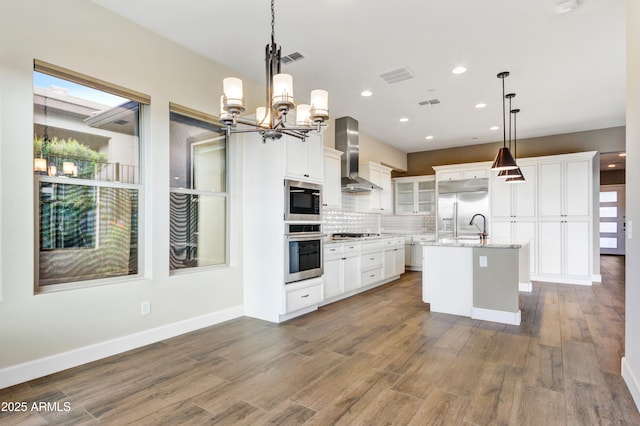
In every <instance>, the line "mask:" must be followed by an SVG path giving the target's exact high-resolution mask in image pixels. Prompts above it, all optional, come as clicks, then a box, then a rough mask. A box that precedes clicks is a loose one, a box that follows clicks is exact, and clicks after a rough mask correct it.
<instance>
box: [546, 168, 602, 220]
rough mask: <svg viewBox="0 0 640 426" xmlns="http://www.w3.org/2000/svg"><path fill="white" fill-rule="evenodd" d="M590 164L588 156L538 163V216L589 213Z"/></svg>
mask: <svg viewBox="0 0 640 426" xmlns="http://www.w3.org/2000/svg"><path fill="white" fill-rule="evenodd" d="M592 164H593V162H592V159H590V158H576V159H563V160H557V161H551V162H541V163H540V165H539V172H540V177H539V182H540V191H538V204H539V208H540V217H567V216H574V217H589V216H591V214H592V211H591V210H592V208H591V207H592V203H593V201H592V194H591V192H592V188H593V175H592V167H593V166H592Z"/></svg>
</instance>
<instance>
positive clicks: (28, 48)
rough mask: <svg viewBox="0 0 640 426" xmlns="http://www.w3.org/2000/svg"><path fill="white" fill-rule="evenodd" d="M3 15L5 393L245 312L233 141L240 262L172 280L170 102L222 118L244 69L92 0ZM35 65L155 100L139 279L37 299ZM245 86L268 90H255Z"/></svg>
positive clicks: (38, 2)
mask: <svg viewBox="0 0 640 426" xmlns="http://www.w3.org/2000/svg"><path fill="white" fill-rule="evenodd" d="M0 16H2V25H0V93H2V96H1V97H0V111H2V116H1V117H0V120H1V121H0V143H1V145H0V153H1V154H0V155H1V157H0V160H1V162H0V183H1V187H0V207H1V210H0V218H1V222H0V236H1V238H0V245H1V247H0V251H1V252H2V257H1V258H0V324H1V326H0V388H1V387H3V386H2V385H3V383H5V384H6V383H11V381H12V380H14V379H16V378H18V379H19V378H23V379H24V378H27V377H26V376H21V375H20V374H22V373H23V372H25V371H27V370H29V372H30V374H46V373H47V372H50V370H47V368H49V367H51V368H53V369H55V368H60V369H62V368H65V367H68V366H69V364H66V362H67V361H68V362H76V361H77V362H82V361H83V357H84V356H87V357H100V356H104V355H105V354H108V353H109V352H110V351H111V352H113V351H115V352H117V351H121V350H125V349H127V345H129V344H131V342H132V341H133V344H138V345H142V344H145V343H148V342H149V340H145V339H146V338H147V337H148V338H150V339H153V338H157V337H158V336H162V335H163V333H164V332H165V330H169V331H172V332H173V331H174V330H182V332H184V330H185V329H188V328H189V327H191V325H192V324H194V323H197V324H200V326H204V325H206V323H210V321H211V320H212V319H215V318H220V316H225V315H227V313H229V312H231V314H235V315H236V316H237V315H241V314H242V312H243V286H242V284H243V272H242V263H241V262H242V257H241V253H242V246H241V241H242V226H241V225H242V224H241V219H238V218H241V217H242V215H241V214H240V213H241V212H242V204H241V203H242V166H241V158H239V154H238V153H237V152H236V151H235V150H236V148H235V146H234V145H233V144H231V146H230V163H231V164H230V166H229V170H230V176H229V178H230V190H229V192H230V193H231V194H232V196H231V199H230V203H231V206H232V207H231V214H230V217H231V218H233V219H232V220H231V228H230V244H231V265H230V266H228V267H221V268H214V269H200V270H197V271H189V272H186V273H182V274H176V275H170V274H169V182H170V170H169V158H170V150H169V102H175V103H177V104H180V105H185V106H188V107H190V108H194V109H197V110H200V111H202V112H204V113H208V114H212V115H217V114H218V108H219V106H220V104H219V96H220V95H221V93H222V79H223V78H224V77H226V76H229V75H233V74H236V73H233V72H232V71H231V70H229V69H226V68H224V67H222V66H220V65H218V64H215V63H213V62H211V61H208V60H206V59H204V58H203V57H201V56H198V55H196V54H195V53H194V52H192V51H190V50H187V49H184V48H182V47H180V46H178V45H176V44H174V43H171V42H169V41H168V40H167V39H165V38H162V37H160V36H158V35H156V34H154V33H152V32H150V31H147V30H145V29H143V28H142V27H139V26H136V25H134V24H133V23H131V22H129V21H127V20H125V19H124V18H121V17H118V16H116V15H114V14H112V13H110V12H108V11H106V10H105V9H102V8H100V7H99V6H97V5H96V4H94V3H93V2H90V1H86V0H56V1H55V2H53V1H50V0H22V1H0ZM89 34H90V36H88V35H89ZM116 46H117V47H116ZM34 58H37V59H40V60H43V61H46V62H49V63H52V64H56V65H59V66H62V67H64V68H68V69H70V70H73V71H76V72H79V73H83V74H87V75H90V76H92V77H95V78H98V79H101V80H105V81H107V82H110V83H113V84H117V85H120V86H123V87H126V88H128V89H132V90H136V91H139V92H142V93H145V94H147V95H149V96H150V97H151V105H150V106H149V107H148V108H144V110H143V120H142V121H143V125H142V128H143V137H142V138H141V140H142V145H143V146H142V153H143V155H142V163H141V168H142V170H143V181H144V191H143V198H142V199H141V203H140V204H141V206H142V211H141V212H140V213H141V214H140V220H141V227H142V229H141V234H142V235H143V241H142V243H143V252H144V259H143V273H142V276H140V277H137V278H133V279H132V278H130V277H127V278H124V279H122V280H119V281H118V282H116V283H110V284H108V285H100V286H96V287H89V288H83V289H77V290H69V291H59V292H52V293H44V294H34V254H35V241H36V238H35V235H34V211H37V206H34V179H33V172H32V167H33V60H34ZM236 75H237V74H236ZM244 84H245V90H246V91H247V93H263V90H264V88H263V87H262V86H261V85H260V84H258V83H256V82H251V81H249V80H248V79H244ZM262 100H263V96H256V97H255V99H250V100H249V101H251V102H261V101H262ZM254 106H255V105H254ZM249 107H252V106H251V105H249ZM143 301H151V315H148V316H144V317H143V316H141V315H140V306H141V302H143ZM158 330H160V331H158ZM123 339H124V340H123ZM127 339H128V340H127ZM123 342H124V343H123ZM86 348H89V349H86ZM81 350H82V351H84V352H81V353H82V355H79V354H80V351H81ZM64 354H67V355H64ZM68 354H72V355H68ZM64 356H66V358H64ZM61 357H62V358H64V362H63V361H60V360H61ZM38 360H40V361H39V362H40V363H38V364H37V366H34V364H32V363H29V362H31V361H38ZM58 361H59V362H58ZM84 361H85V362H86V358H84ZM25 363H29V364H25ZM40 367H42V368H40Z"/></svg>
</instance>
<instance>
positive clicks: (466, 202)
mask: <svg viewBox="0 0 640 426" xmlns="http://www.w3.org/2000/svg"><path fill="white" fill-rule="evenodd" d="M437 211H438V214H437V218H438V226H437V232H438V234H437V235H438V239H440V238H459V237H479V233H480V232H481V231H480V230H482V228H483V223H482V218H479V217H478V218H476V222H475V223H476V224H477V225H478V227H480V230H478V227H476V226H474V225H469V222H470V221H471V218H472V217H473V215H474V214H476V213H481V214H483V215H484V216H485V218H486V220H487V221H488V220H489V180H488V179H468V180H460V181H451V182H449V181H445V182H438V205H437ZM486 228H487V232H489V223H488V222H487V225H486Z"/></svg>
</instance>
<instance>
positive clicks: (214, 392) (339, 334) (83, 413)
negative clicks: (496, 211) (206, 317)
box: [0, 256, 640, 425]
mask: <svg viewBox="0 0 640 426" xmlns="http://www.w3.org/2000/svg"><path fill="white" fill-rule="evenodd" d="M601 264H602V276H603V282H602V283H601V284H594V285H593V286H592V287H584V286H573V285H560V284H546V283H534V289H533V292H532V293H528V294H527V293H521V294H520V304H521V308H522V324H521V325H520V326H510V325H503V324H497V323H490V322H482V321H478V320H471V319H468V318H462V317H457V316H453V315H445V314H436V313H431V312H429V311H428V310H427V307H426V305H424V304H423V303H422V301H421V285H420V273H415V272H414V273H407V274H405V275H403V277H402V279H401V280H399V281H397V282H396V283H392V284H389V285H386V286H384V287H381V288H378V289H375V290H372V291H370V292H367V293H364V294H360V295H357V296H355V297H352V298H350V299H347V300H343V301H340V302H337V303H334V304H331V305H328V306H325V307H323V308H321V309H320V310H319V311H317V312H314V313H312V314H309V315H306V316H304V317H301V318H297V319H294V320H291V321H289V322H286V323H283V324H280V325H276V324H271V323H267V322H264V321H259V320H256V319H251V318H240V319H236V320H233V321H229V322H227V323H224V324H220V325H217V326H214V327H209V328H207V329H203V330H199V331H197V332H193V333H190V334H187V335H183V336H180V337H177V338H174V339H170V340H166V341H163V342H159V343H156V344H153V345H150V346H147V347H144V348H140V349H137V350H134V351H130V352H127V353H125V354H121V355H118V356H113V357H110V358H107V359H104V360H101V361H97V362H94V363H91V364H87V365H84V366H81V367H78V368H74V369H71V370H67V371H64V372H61V373H57V374H53V375H51V376H48V377H45V378H42V379H37V380H33V381H31V382H28V383H24V384H21V385H17V386H14V387H11V388H7V389H4V390H0V401H5V402H7V401H11V402H19V401H26V402H27V403H28V406H29V408H31V404H32V403H33V402H50V403H58V406H59V407H60V408H61V411H58V412H56V411H51V410H48V411H47V410H42V411H41V412H38V411H37V410H28V411H27V412H22V413H9V412H0V423H1V424H3V425H11V424H20V425H28V424H34V425H37V424H74V425H75V424H97V423H105V424H117V425H122V424H128V423H135V424H136V425H147V424H148V425H159V424H171V425H177V424H217V423H220V424H269V423H273V424H292V425H295V424H302V423H304V424H310V425H330V424H362V425H371V424H398V425H404V424H409V425H426V424H443V425H451V424H462V425H470V424H478V425H485V424H505V425H506V424H513V425H564V424H567V425H592V424H629V425H638V424H640V414H639V413H638V411H637V410H636V407H635V405H634V403H633V401H632V399H631V396H630V394H629V392H628V391H627V389H626V387H625V385H624V383H623V381H622V378H621V377H620V358H621V357H622V355H623V353H624V258H623V257H615V256H603V257H602V259H601ZM65 403H69V406H70V411H68V412H65V411H64V407H65V406H64V404H65ZM51 407H52V406H50V408H51Z"/></svg>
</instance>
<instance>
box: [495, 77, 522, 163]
mask: <svg viewBox="0 0 640 426" xmlns="http://www.w3.org/2000/svg"><path fill="white" fill-rule="evenodd" d="M496 77H498V78H499V79H501V80H502V148H500V150H498V155H496V158H495V160H493V164H492V165H491V170H510V169H515V168H517V167H518V165H517V164H516V160H514V159H513V156H512V155H511V152H510V151H509V148H507V129H506V124H507V123H506V117H505V101H504V100H505V94H504V79H505V78H507V77H509V72H508V71H503V72H501V73H498V75H497V76H496Z"/></svg>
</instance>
